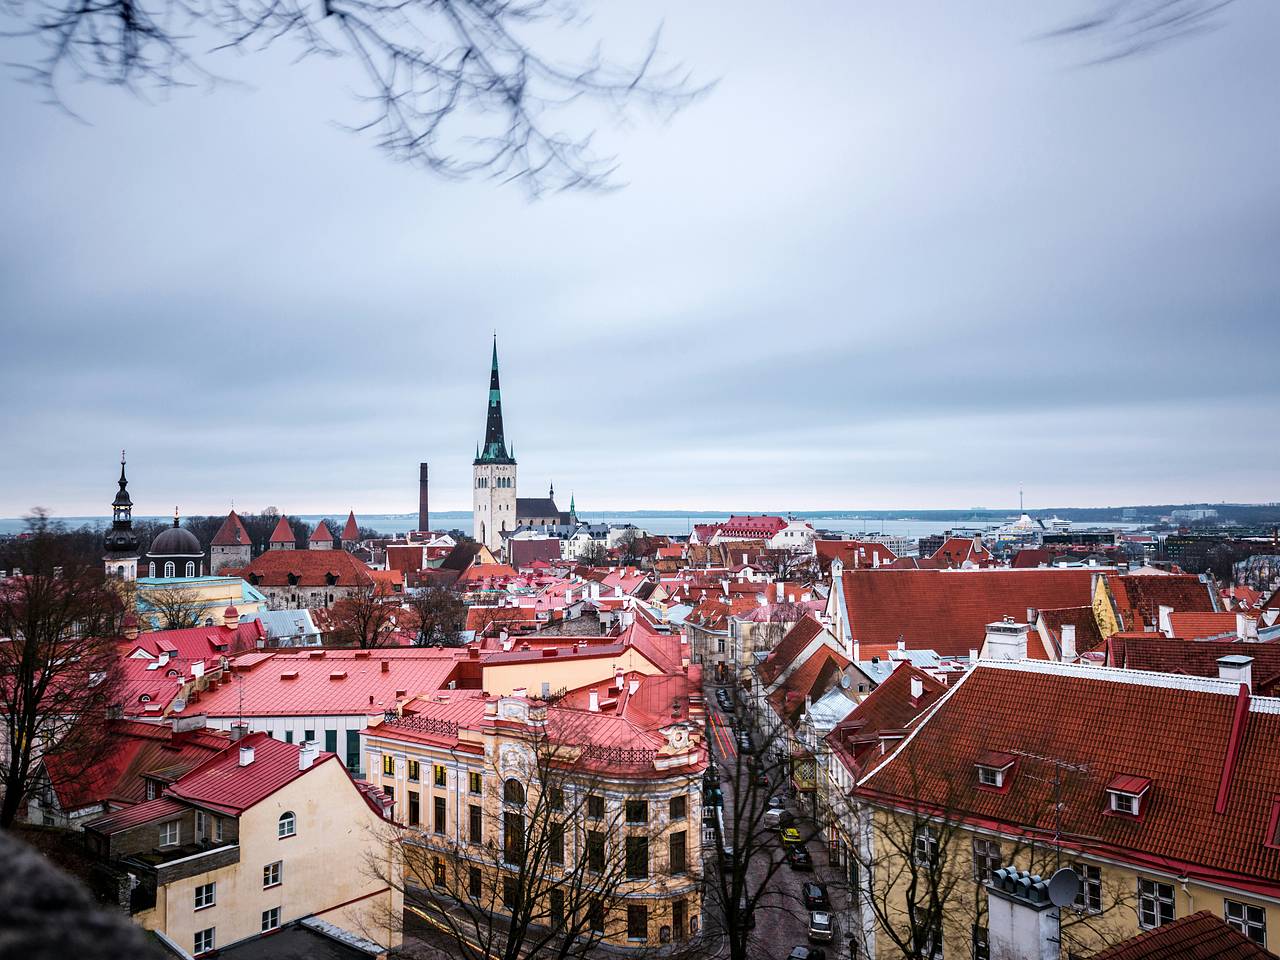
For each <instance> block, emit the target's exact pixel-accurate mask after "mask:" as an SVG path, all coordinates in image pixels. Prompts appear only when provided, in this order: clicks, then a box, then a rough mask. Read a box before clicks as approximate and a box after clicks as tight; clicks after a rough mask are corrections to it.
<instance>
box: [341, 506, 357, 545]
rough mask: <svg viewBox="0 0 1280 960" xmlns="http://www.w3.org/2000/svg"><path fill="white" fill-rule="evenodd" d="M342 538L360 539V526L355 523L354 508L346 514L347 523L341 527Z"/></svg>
mask: <svg viewBox="0 0 1280 960" xmlns="http://www.w3.org/2000/svg"><path fill="white" fill-rule="evenodd" d="M342 539H343V540H359V539H360V527H359V526H358V525H357V524H356V512H355V511H354V510H352V511H351V512H350V513H348V514H347V525H346V526H345V527H343V528H342Z"/></svg>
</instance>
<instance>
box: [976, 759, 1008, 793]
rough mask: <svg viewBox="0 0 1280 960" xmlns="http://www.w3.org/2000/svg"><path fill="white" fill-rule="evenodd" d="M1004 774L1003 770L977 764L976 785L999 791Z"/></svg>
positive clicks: (1002, 783) (1002, 784)
mask: <svg viewBox="0 0 1280 960" xmlns="http://www.w3.org/2000/svg"><path fill="white" fill-rule="evenodd" d="M1006 769H1007V768H1006ZM1004 773H1005V771H1004V769H1000V768H998V767H987V766H983V765H982V764H978V784H979V786H983V787H994V788H995V789H997V790H999V789H1000V788H1001V787H1003V786H1004Z"/></svg>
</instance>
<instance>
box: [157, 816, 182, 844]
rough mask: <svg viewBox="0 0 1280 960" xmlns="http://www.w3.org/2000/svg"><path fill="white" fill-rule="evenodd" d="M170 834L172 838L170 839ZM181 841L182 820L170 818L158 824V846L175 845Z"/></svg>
mask: <svg viewBox="0 0 1280 960" xmlns="http://www.w3.org/2000/svg"><path fill="white" fill-rule="evenodd" d="M170 836H172V839H170ZM181 843H182V821H181V820H170V821H169V822H168V823H162V824H160V846H162V847H176V846H178V845H179V844H181Z"/></svg>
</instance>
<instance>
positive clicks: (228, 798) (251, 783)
mask: <svg viewBox="0 0 1280 960" xmlns="http://www.w3.org/2000/svg"><path fill="white" fill-rule="evenodd" d="M245 747H252V748H253V762H252V763H250V764H248V765H247V766H241V765H240V751H241V750H242V749H243V748H245ZM300 749H301V748H300V746H299V745H298V744H294V743H284V742H282V741H280V740H275V739H273V738H272V737H270V736H268V735H267V734H265V733H251V734H248V735H247V736H245V737H243V738H242V739H241V740H239V741H237V742H236V743H235V744H233V745H232V746H230V747H228V748H227V749H226V750H224V751H222V753H220V754H219V755H218V756H216V757H213V758H211V759H209V760H206V761H205V762H204V763H202V764H201V765H200V766H198V767H196V768H195V769H194V770H192V771H191V772H189V773H188V774H187V775H186V776H184V777H182V779H180V780H178V781H177V782H176V783H174V784H171V785H170V787H169V789H168V790H167V791H166V793H167V794H168V795H169V796H172V797H176V798H178V799H179V800H187V801H190V802H191V803H195V804H199V805H200V806H202V807H209V808H211V809H213V810H219V811H222V812H224V813H228V814H241V813H243V812H244V811H245V810H248V809H249V808H250V807H252V806H253V805H254V804H256V803H259V802H260V801H262V800H265V799H266V798H267V797H269V796H271V794H273V793H275V792H276V791H277V790H279V789H280V788H281V787H283V786H285V785H286V784H288V783H292V782H293V781H294V780H296V779H297V778H298V777H300V776H302V775H303V774H304V773H308V772H309V771H310V770H314V769H315V768H316V767H318V766H319V765H320V764H322V763H326V762H328V761H330V760H333V761H336V760H337V759H338V758H337V755H336V754H332V753H321V754H319V755H318V756H317V757H316V759H315V762H314V763H313V764H312V765H311V767H310V768H308V770H299V769H298V753H299V752H300Z"/></svg>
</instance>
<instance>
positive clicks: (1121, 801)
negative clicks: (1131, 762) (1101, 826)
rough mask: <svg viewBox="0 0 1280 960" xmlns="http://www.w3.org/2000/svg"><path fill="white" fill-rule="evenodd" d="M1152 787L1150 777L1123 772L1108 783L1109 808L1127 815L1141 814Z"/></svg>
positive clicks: (1135, 815) (1113, 811) (1111, 810)
mask: <svg viewBox="0 0 1280 960" xmlns="http://www.w3.org/2000/svg"><path fill="white" fill-rule="evenodd" d="M1150 789H1151V781H1150V780H1149V779H1148V778H1146V777H1136V776H1133V775H1132V774H1127V773H1122V774H1120V775H1119V776H1117V777H1114V778H1113V779H1112V781H1111V782H1110V783H1109V784H1107V809H1108V810H1109V811H1110V812H1112V813H1118V814H1121V815H1122V816H1126V817H1137V816H1141V814H1142V807H1143V804H1144V802H1145V798H1146V795H1147V791H1149V790H1150Z"/></svg>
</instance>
